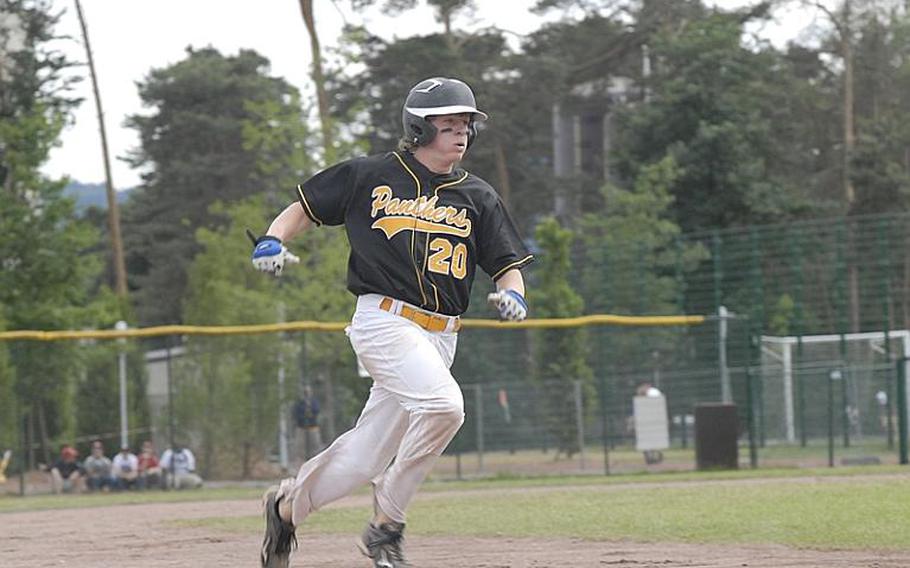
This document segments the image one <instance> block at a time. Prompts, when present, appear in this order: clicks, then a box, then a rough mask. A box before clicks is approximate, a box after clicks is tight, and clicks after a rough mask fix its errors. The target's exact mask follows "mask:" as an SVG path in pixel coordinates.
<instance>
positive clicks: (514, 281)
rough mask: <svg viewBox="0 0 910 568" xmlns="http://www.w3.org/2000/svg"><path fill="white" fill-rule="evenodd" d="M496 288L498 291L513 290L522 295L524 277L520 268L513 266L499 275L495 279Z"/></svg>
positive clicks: (523, 292)
mask: <svg viewBox="0 0 910 568" xmlns="http://www.w3.org/2000/svg"><path fill="white" fill-rule="evenodd" d="M496 289H497V290H498V291H500V292H502V291H504V290H515V291H516V292H518V293H519V294H521V295H522V296H524V295H525V279H524V276H522V275H521V270H519V269H517V268H513V269H511V270H509V271H508V272H506V273H505V274H503V275H502V276H500V277H499V280H497V281H496Z"/></svg>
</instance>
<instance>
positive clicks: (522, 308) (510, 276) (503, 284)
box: [496, 268, 528, 321]
mask: <svg viewBox="0 0 910 568" xmlns="http://www.w3.org/2000/svg"><path fill="white" fill-rule="evenodd" d="M496 290H497V295H496V296H497V299H498V302H497V305H496V307H497V309H498V310H499V317H500V318H501V319H504V320H507V321H522V320H523V319H525V318H526V317H528V302H527V300H525V280H524V277H523V276H522V275H521V270H519V269H517V268H512V269H509V270H508V271H507V272H506V273H505V274H503V275H502V276H500V277H499V279H497V280H496Z"/></svg>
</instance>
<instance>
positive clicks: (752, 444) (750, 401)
mask: <svg viewBox="0 0 910 568" xmlns="http://www.w3.org/2000/svg"><path fill="white" fill-rule="evenodd" d="M744 327H745V330H746V364H745V365H744V369H745V371H746V421H747V423H748V424H749V465H750V467H752V469H755V468H757V467H758V443H757V440H756V436H755V434H756V432H755V387H754V385H753V384H752V383H753V381H752V369H751V366H752V348H753V347H752V342H753V341H754V337H753V336H752V335H751V333H750V327H751V324H748V325H745V326H744Z"/></svg>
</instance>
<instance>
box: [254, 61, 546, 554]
mask: <svg viewBox="0 0 910 568" xmlns="http://www.w3.org/2000/svg"><path fill="white" fill-rule="evenodd" d="M486 119H487V115H486V114H485V113H483V112H481V111H479V110H477V108H476V103H475V99H474V93H473V92H472V91H471V89H470V87H468V85H466V84H465V83H463V82H462V81H459V80H457V79H450V78H445V77H434V78H431V79H426V80H424V81H421V82H420V83H418V84H417V85H416V86H414V87H413V88H412V89H411V90H410V92H409V93H408V95H407V99H406V100H405V103H404V108H403V111H402V122H403V126H404V136H403V138H402V140H401V141H400V143H399V147H398V149H397V151H393V152H388V153H385V154H379V155H374V156H369V157H363V158H356V159H352V160H347V161H344V162H341V163H339V164H337V165H334V166H331V167H329V168H327V169H325V170H323V171H322V172H320V173H318V174H316V175H315V176H313V177H312V178H310V179H309V180H307V181H306V182H304V183H303V184H301V185H298V186H297V195H296V197H297V201H296V202H294V203H292V204H291V205H289V206H288V207H287V208H286V209H285V210H284V211H282V212H281V213H280V214H279V215H278V216H277V217H276V218H275V220H274V221H273V222H272V224H271V226H269V229H268V232H267V233H266V235H265V236H262V237H259V238H258V239H257V240H256V244H255V245H254V249H253V254H252V261H253V265H254V266H255V267H256V268H257V269H259V270H262V271H264V272H269V273H272V274H275V275H278V274H280V273H281V271H282V269H283V267H284V263H285V262H286V261H287V260H288V258H290V252H289V251H288V249H287V247H286V246H285V245H284V243H286V242H288V241H289V240H290V239H291V238H292V237H294V236H295V235H297V234H298V233H300V232H302V231H305V230H307V229H308V228H310V227H312V226H314V225H315V226H319V225H341V224H343V225H344V226H345V230H346V231H347V235H348V239H349V241H350V243H351V255H350V259H349V261H348V282H347V287H348V290H350V291H351V292H352V293H353V294H354V295H355V296H357V308H356V310H355V313H354V317H353V319H352V321H351V325H350V326H349V327H348V328H347V333H348V337H349V339H350V342H351V345H352V346H353V348H354V351H355V353H356V354H357V357H358V358H359V359H360V361H361V363H362V364H363V366H364V367H365V368H366V369H367V370H368V371H369V374H370V377H372V380H373V385H372V388H371V390H370V395H369V398H368V400H367V402H366V405H365V406H364V408H363V411H362V413H361V415H360V417H359V419H358V420H357V423H356V425H355V426H354V428H353V429H352V430H349V431H348V432H346V433H344V434H343V435H341V436H340V437H338V439H336V440H335V441H334V443H332V445H331V446H329V447H328V448H327V449H326V450H324V451H323V452H322V453H320V454H318V455H316V456H314V457H313V458H312V459H310V460H309V461H307V462H306V463H304V464H303V465H302V466H301V468H300V471H299V472H298V474H297V477H296V478H289V479H285V480H284V481H282V482H281V484H280V485H278V486H276V487H272V488H271V489H269V491H267V492H266V494H265V496H264V499H263V501H264V505H265V520H266V528H265V538H264V539H263V543H262V554H261V559H262V566H264V567H269V568H274V567H285V566H288V563H289V557H290V553H291V550H292V549H293V548H296V545H297V540H296V536H295V530H296V528H297V527H298V526H300V524H301V523H302V522H303V521H304V519H306V518H307V516H308V515H309V514H310V513H312V512H313V511H315V510H317V509H319V508H320V507H323V506H324V505H326V504H327V503H330V502H332V501H334V500H336V499H339V498H341V497H344V496H345V495H348V494H349V493H351V492H352V491H354V490H355V489H356V488H358V487H360V486H362V485H364V484H366V483H369V482H372V484H373V495H374V515H373V518H372V520H371V521H370V522H369V524H368V525H367V526H366V529H365V530H364V532H363V535H362V546H361V550H362V551H363V553H364V554H365V555H366V556H368V557H369V558H371V559H372V561H373V566H374V567H375V568H402V567H407V566H410V564H408V563H407V561H406V560H405V557H404V552H403V549H402V534H403V532H404V527H405V512H406V510H407V508H408V504H409V503H410V502H411V500H412V499H413V498H414V495H415V493H416V492H417V489H418V487H419V486H420V484H421V483H422V482H423V480H424V478H425V477H426V476H427V474H428V473H429V472H430V470H431V469H432V467H433V464H434V463H435V462H436V460H437V458H438V457H439V456H440V454H442V452H443V450H445V448H446V446H447V445H448V444H449V442H450V441H451V440H452V438H453V437H454V436H455V433H456V432H457V431H458V429H459V428H460V427H461V424H462V423H463V422H464V401H463V399H462V395H461V389H460V388H459V386H458V384H457V383H456V382H455V379H454V378H453V377H452V374H451V372H450V370H449V369H450V367H451V366H452V361H453V359H454V357H455V345H456V342H457V339H458V330H459V329H460V327H461V322H460V320H459V316H460V315H461V314H462V313H464V311H465V310H466V309H467V307H468V299H469V297H470V293H471V286H472V283H473V281H474V276H475V272H476V268H477V267H478V266H479V267H480V268H481V269H482V270H483V271H484V272H486V273H487V274H488V275H489V276H491V277H492V278H493V280H494V282H495V283H496V287H497V290H498V294H497V295H496V301H495V307H496V308H498V310H499V315H500V317H501V318H502V319H505V320H512V321H518V320H522V319H524V318H525V317H526V316H527V313H528V305H527V302H526V301H525V298H524V296H525V286H524V279H523V278H522V274H521V269H522V268H523V267H524V266H526V265H528V264H529V263H530V262H531V261H532V260H533V257H532V256H531V255H530V254H528V251H527V249H526V248H525V246H524V245H523V244H522V241H521V238H520V236H519V234H518V231H517V230H516V228H515V224H514V222H513V221H512V219H511V217H510V216H509V214H508V213H507V211H506V209H505V207H504V206H503V203H502V201H501V200H500V199H499V196H498V195H497V193H496V192H495V191H494V190H493V188H492V187H491V186H490V185H489V184H488V183H487V182H485V181H484V180H482V179H480V178H479V177H477V176H475V175H473V174H470V173H468V172H466V171H465V170H463V169H461V168H460V167H458V164H459V162H460V161H461V160H462V158H463V157H464V155H465V152H466V151H467V150H468V148H469V147H470V146H471V144H472V143H473V142H474V141H475V139H476V138H477V127H476V125H477V122H478V121H483V120H486ZM393 460H394V462H393Z"/></svg>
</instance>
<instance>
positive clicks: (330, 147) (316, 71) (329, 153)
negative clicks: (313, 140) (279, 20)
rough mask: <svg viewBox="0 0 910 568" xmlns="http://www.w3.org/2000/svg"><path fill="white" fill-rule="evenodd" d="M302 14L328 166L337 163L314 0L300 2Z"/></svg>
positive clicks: (301, 0)
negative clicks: (308, 43)
mask: <svg viewBox="0 0 910 568" xmlns="http://www.w3.org/2000/svg"><path fill="white" fill-rule="evenodd" d="M300 12H301V13H302V14H303V22H304V24H306V29H307V32H308V33H309V34H310V54H311V55H312V57H313V83H315V85H316V101H317V104H318V106H319V124H320V127H321V129H322V151H323V160H324V163H325V164H326V165H328V164H331V163H333V162H334V161H335V143H334V140H333V137H332V119H331V116H330V114H329V97H328V94H326V92H325V75H323V72H322V51H321V49H320V47H319V35H318V34H317V32H316V20H315V17H314V15H313V0H300Z"/></svg>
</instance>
